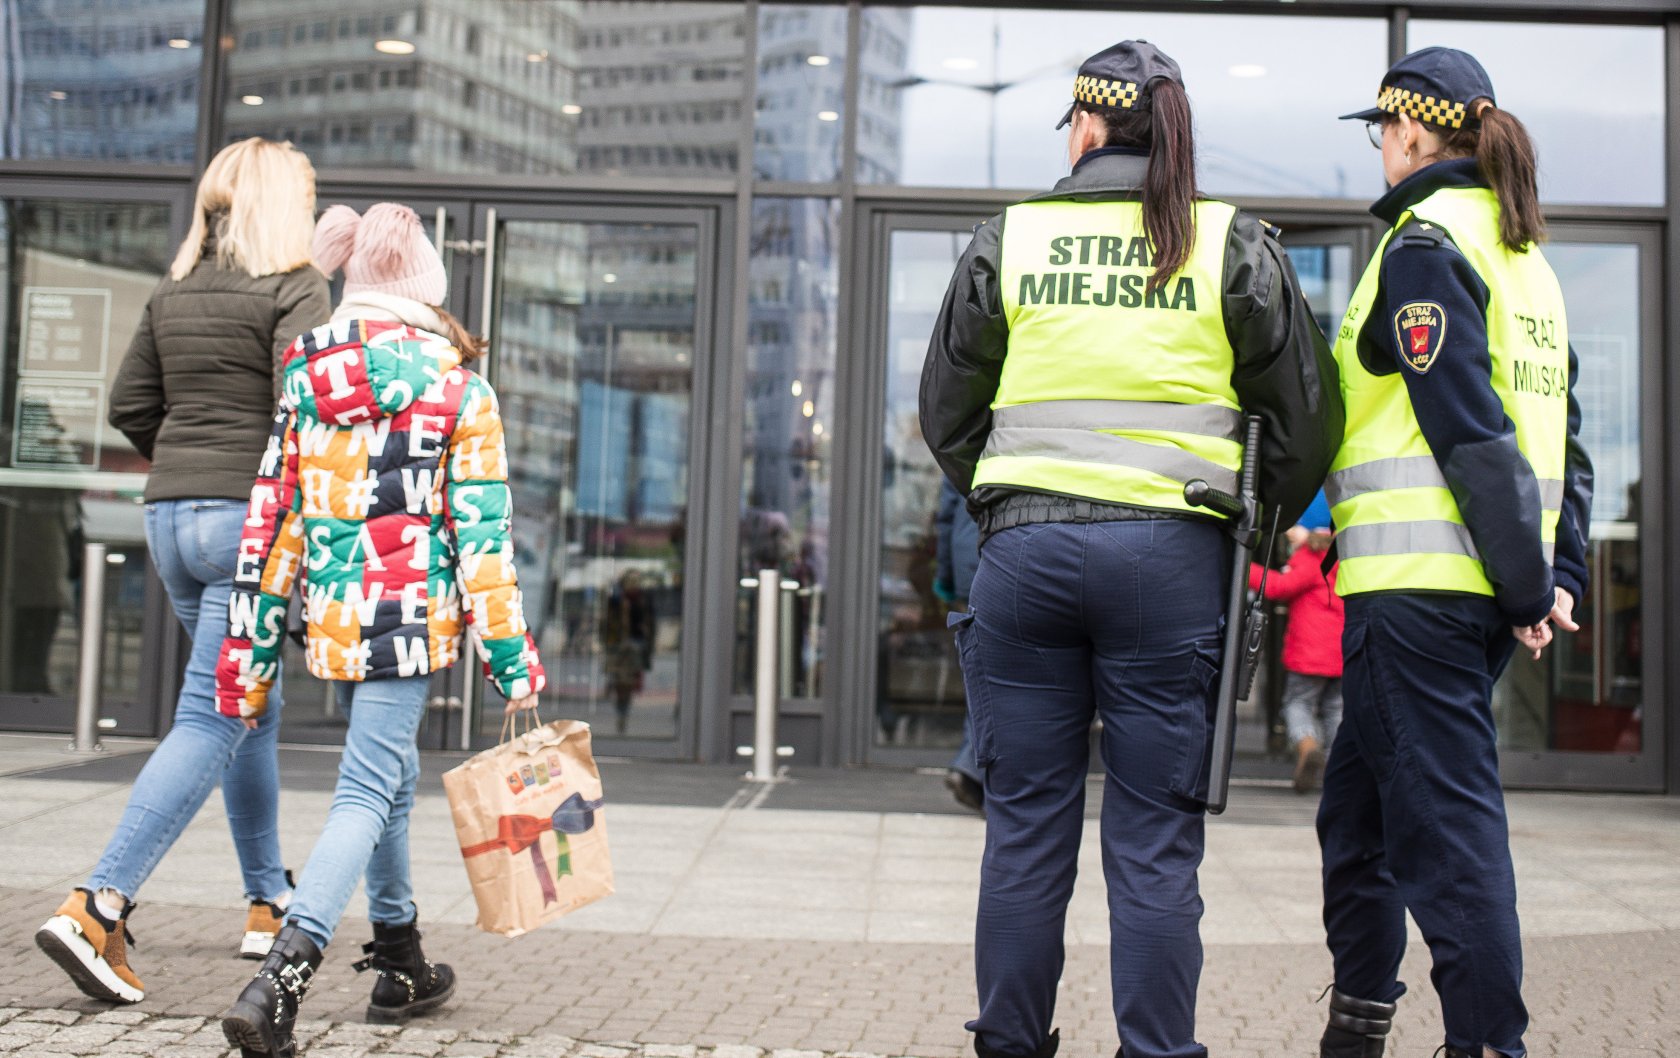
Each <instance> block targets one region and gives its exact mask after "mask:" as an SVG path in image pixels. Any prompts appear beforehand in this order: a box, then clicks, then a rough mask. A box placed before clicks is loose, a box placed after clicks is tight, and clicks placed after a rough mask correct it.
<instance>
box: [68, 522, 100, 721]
mask: <svg viewBox="0 0 1680 1058" xmlns="http://www.w3.org/2000/svg"><path fill="white" fill-rule="evenodd" d="M104 684H105V545H104V544H96V543H91V542H90V543H87V544H84V545H82V657H81V667H80V671H79V673H78V674H77V680H76V740H75V741H74V742H72V743H70V750H71V752H73V753H97V752H99V751H101V750H103V749H104V748H105V747H104V746H102V745H101V744H100V742H99V700H100V698H101V696H102V692H103V690H104Z"/></svg>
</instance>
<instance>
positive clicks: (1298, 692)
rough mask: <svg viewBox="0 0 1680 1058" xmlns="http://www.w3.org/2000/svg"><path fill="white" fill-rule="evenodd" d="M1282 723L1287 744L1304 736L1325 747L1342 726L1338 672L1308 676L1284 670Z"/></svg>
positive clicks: (1326, 747) (1293, 746) (1294, 745)
mask: <svg viewBox="0 0 1680 1058" xmlns="http://www.w3.org/2000/svg"><path fill="white" fill-rule="evenodd" d="M1283 726H1284V728H1285V729H1286V730H1287V731H1288V732H1289V748H1290V749H1294V748H1295V747H1296V746H1299V745H1300V744H1301V740H1302V739H1304V738H1311V739H1314V740H1316V741H1317V742H1318V745H1319V748H1321V749H1324V750H1328V749H1329V748H1330V744H1331V743H1332V742H1334V741H1336V729H1337V728H1339V727H1341V726H1342V681H1341V678H1340V677H1338V676H1308V675H1306V674H1305V673H1301V672H1288V671H1286V672H1285V673H1284V676H1283Z"/></svg>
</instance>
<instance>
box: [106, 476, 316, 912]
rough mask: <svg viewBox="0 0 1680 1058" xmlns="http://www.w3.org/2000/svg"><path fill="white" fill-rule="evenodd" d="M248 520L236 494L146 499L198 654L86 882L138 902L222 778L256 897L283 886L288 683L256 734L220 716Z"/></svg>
mask: <svg viewBox="0 0 1680 1058" xmlns="http://www.w3.org/2000/svg"><path fill="white" fill-rule="evenodd" d="M244 522H245V504H243V503H240V502H238V501H237V500H161V501H159V502H156V503H148V504H146V544H147V546H148V547H149V548H150V549H151V553H152V565H153V566H155V567H156V569H157V571H158V577H159V578H161V579H162V581H163V586H164V589H165V590H166V591H167V592H168V593H169V604H170V606H172V607H173V608H174V610H175V616H176V617H177V618H179V619H180V621H181V624H182V625H183V626H185V627H186V630H187V635H188V636H190V637H191V638H192V653H191V654H189V655H188V657H187V671H186V674H185V676H184V677H183V678H182V680H181V695H180V697H179V698H178V699H177V700H176V703H175V720H174V723H173V724H172V725H171V727H170V729H169V733H168V734H167V735H165V736H164V737H163V741H162V742H160V743H158V747H157V749H155V750H153V751H152V756H151V759H150V760H148V761H147V762H146V766H145V767H144V768H143V769H141V771H140V777H139V778H137V779H135V780H134V789H133V791H132V792H131V793H130V794H129V796H128V807H127V808H125V809H124V810H123V815H122V820H121V821H120V822H119V823H118V824H117V830H116V833H114V834H112V835H111V841H110V843H109V844H108V845H106V846H105V854H104V855H103V856H102V857H100V860H99V865H98V866H97V867H95V868H94V869H93V874H92V875H90V876H89V878H88V882H87V884H88V887H89V888H91V889H94V890H96V891H97V890H99V889H115V890H116V891H117V892H119V893H121V894H123V896H125V897H127V898H128V899H130V900H132V899H134V897H135V894H137V893H138V892H139V891H140V886H141V885H143V884H144V883H145V881H146V879H147V878H148V877H150V876H151V873H152V870H153V869H154V868H156V867H157V865H158V861H159V860H161V859H162V858H163V854H164V853H166V852H168V851H169V848H170V846H171V845H173V844H175V839H176V838H178V837H180V836H181V831H183V830H185V829H186V826H187V824H188V823H190V822H192V818H193V816H194V815H196V814H197V813H198V810H199V808H201V807H202V806H203V804H204V800H205V798H207V797H209V796H210V791H211V790H212V789H214V788H215V786H216V783H217V781H218V780H220V781H221V784H222V801H223V803H224V804H225V805H226V806H227V817H228V826H229V828H231V829H232V831H233V848H234V851H235V852H237V853H238V855H239V870H240V873H241V874H242V875H243V876H244V879H245V897H246V899H248V900H273V899H276V898H277V897H279V896H281V895H283V894H284V893H285V892H286V869H285V867H284V865H283V864H282V861H281V859H280V828H279V808H280V768H279V764H278V762H277V760H276V758H275V750H274V743H275V738H276V736H277V734H278V732H279V730H280V687H279V684H278V683H276V685H275V687H274V690H273V691H272V692H271V693H270V694H269V696H268V712H267V713H266V714H264V716H263V718H262V719H261V720H260V721H258V723H257V729H256V730H255V731H251V732H247V731H246V729H245V725H244V724H243V723H242V722H241V721H239V720H238V719H236V718H234V717H230V716H223V715H222V714H221V713H219V712H217V711H216V659H217V657H218V656H219V655H220V653H221V649H222V638H223V637H224V636H226V635H227V630H228V618H227V605H228V593H229V591H230V589H231V587H232V584H233V563H234V556H235V555H236V554H237V553H238V551H239V536H240V532H241V530H242V529H243V527H244Z"/></svg>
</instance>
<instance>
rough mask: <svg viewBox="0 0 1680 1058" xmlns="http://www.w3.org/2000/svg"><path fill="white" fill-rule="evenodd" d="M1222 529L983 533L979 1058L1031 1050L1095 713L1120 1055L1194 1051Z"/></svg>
mask: <svg viewBox="0 0 1680 1058" xmlns="http://www.w3.org/2000/svg"><path fill="white" fill-rule="evenodd" d="M1229 562H1230V545H1229V543H1228V542H1227V540H1226V538H1225V536H1224V534H1223V533H1222V532H1221V530H1220V529H1219V528H1218V527H1216V526H1214V525H1213V524H1211V523H1206V522H1201V521H1192V520H1188V519H1174V518H1161V519H1149V520H1138V521H1118V522H1097V523H1091V524H1061V523H1052V524H1040V525H1025V526H1019V527H1017V528H1013V529H1007V530H1004V531H1003V532H1000V533H998V534H996V535H995V536H993V537H992V538H991V539H989V540H988V541H987V542H986V544H985V546H984V548H983V549H982V550H981V554H980V568H979V572H978V573H977V574H976V576H975V578H974V587H973V590H972V592H971V594H970V596H969V602H970V606H971V609H970V611H969V612H968V613H966V614H955V615H953V616H952V618H951V622H952V624H953V625H954V626H956V628H957V640H958V646H959V649H960V652H961V655H962V664H963V674H964V678H965V682H966V686H967V689H968V703H969V705H968V707H969V713H970V716H971V718H972V722H973V727H974V742H975V751H976V755H977V759H978V761H979V764H980V768H981V770H982V772H983V773H984V785H985V790H986V851H985V858H984V860H983V862H982V865H981V874H980V904H979V912H978V916H977V920H976V923H975V951H974V962H975V973H976V976H977V979H978V985H979V999H980V1014H979V1016H978V1017H977V1018H975V1019H974V1020H973V1021H971V1022H969V1024H968V1029H969V1030H970V1031H971V1032H973V1033H975V1035H976V1044H977V1048H976V1049H977V1050H978V1051H979V1052H980V1053H981V1054H982V1055H987V1056H989V1055H1009V1056H1025V1055H1036V1054H1042V1053H1043V1052H1044V1051H1045V1049H1046V1045H1047V1043H1048V1041H1049V1038H1050V1034H1051V1031H1052V1025H1053V1021H1054V1018H1055V1013H1056V988H1057V985H1058V983H1059V981H1060V979H1061V976H1062V962H1063V949H1062V935H1063V930H1064V926H1065V920H1066V914H1067V905H1068V898H1069V897H1070V896H1071V895H1072V893H1073V880H1074V874H1075V871H1076V868H1077V864H1078V858H1079V842H1080V836H1081V833H1082V830H1083V826H1084V817H1085V812H1084V808H1085V779H1086V772H1087V770H1088V768H1089V764H1090V731H1091V721H1092V719H1093V718H1101V720H1102V725H1103V726H1102V761H1103V769H1104V773H1105V776H1104V777H1105V785H1104V788H1103V802H1102V817H1101V825H1100V835H1101V842H1102V865H1103V875H1104V877H1105V879H1106V880H1107V883H1108V910H1109V930H1110V937H1111V973H1112V977H1113V991H1114V1018H1115V1022H1116V1024H1117V1027H1118V1029H1119V1035H1120V1043H1121V1046H1122V1048H1123V1049H1124V1054H1125V1058H1203V1056H1205V1055H1206V1054H1207V1050H1206V1049H1205V1048H1204V1047H1202V1046H1201V1045H1200V1044H1198V1043H1196V1041H1195V1023H1196V986H1197V982H1198V981H1199V979H1200V977H1201V970H1202V944H1201V936H1200V932H1199V930H1200V924H1201V917H1202V899H1201V895H1200V893H1199V892H1198V889H1197V882H1196V871H1197V868H1198V867H1199V866H1200V865H1201V862H1202V841H1203V827H1202V822H1203V805H1202V801H1201V799H1202V798H1204V797H1205V796H1206V792H1207V767H1208V760H1209V753H1210V750H1209V746H1208V740H1209V737H1210V734H1211V728H1212V715H1213V705H1214V697H1215V688H1216V687H1217V683H1218V679H1217V676H1218V664H1219V652H1220V639H1219V629H1220V623H1221V622H1220V618H1221V611H1222V591H1221V589H1222V586H1223V585H1224V584H1225V583H1226V578H1227V577H1228V576H1229V570H1230V565H1229Z"/></svg>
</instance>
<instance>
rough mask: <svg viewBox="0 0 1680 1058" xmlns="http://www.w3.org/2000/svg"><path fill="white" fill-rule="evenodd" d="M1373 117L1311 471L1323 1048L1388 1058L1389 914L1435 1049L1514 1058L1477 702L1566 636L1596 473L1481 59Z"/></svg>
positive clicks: (1352, 1056)
mask: <svg viewBox="0 0 1680 1058" xmlns="http://www.w3.org/2000/svg"><path fill="white" fill-rule="evenodd" d="M1347 118H1349V119H1355V120H1364V121H1367V122H1370V127H1371V137H1372V141H1373V143H1375V144H1376V145H1377V146H1378V147H1379V148H1381V150H1382V158H1383V171H1384V175H1385V177H1386V178H1387V181H1388V183H1389V185H1390V190H1389V192H1388V193H1387V194H1386V195H1384V196H1383V197H1382V198H1381V199H1380V200H1378V202H1377V203H1376V205H1375V206H1373V207H1372V208H1371V212H1373V213H1375V214H1376V215H1377V216H1379V217H1381V218H1382V219H1383V220H1384V221H1385V222H1386V223H1388V224H1389V225H1390V229H1389V232H1388V234H1387V235H1385V236H1384V237H1383V239H1382V243H1381V244H1380V245H1379V246H1378V248H1377V252H1376V254H1375V256H1374V257H1373V258H1372V260H1371V263H1370V265H1369V267H1367V269H1366V270H1365V275H1364V277H1363V278H1362V279H1361V280H1360V282H1359V285H1358V287H1357V288H1356V289H1355V290H1354V293H1353V299H1352V301H1351V303H1350V304H1349V306H1348V310H1347V317H1346V319H1345V320H1344V321H1343V323H1342V327H1341V331H1340V332H1339V334H1338V336H1337V340H1336V346H1335V352H1336V360H1337V364H1338V366H1339V367H1340V369H1341V384H1342V396H1343V400H1344V401H1345V403H1346V406H1347V433H1346V437H1345V438H1344V439H1343V441H1342V447H1341V451H1340V452H1339V453H1337V456H1336V462H1335V465H1334V467H1333V469H1332V473H1331V474H1330V478H1329V481H1328V482H1327V484H1326V492H1327V493H1328V494H1329V497H1330V503H1331V512H1332V515H1333V517H1334V519H1335V523H1336V528H1337V531H1338V532H1337V538H1336V551H1337V553H1338V554H1339V556H1340V558H1341V570H1340V573H1339V575H1338V578H1337V582H1336V587H1337V590H1338V591H1339V592H1340V593H1341V594H1342V595H1343V596H1345V597H1346V600H1347V624H1346V631H1345V634H1344V641H1343V646H1344V649H1345V651H1346V655H1347V664H1346V671H1345V674H1344V677H1343V695H1344V699H1345V707H1346V712H1345V713H1344V716H1343V721H1342V726H1341V730H1340V733H1339V734H1338V735H1337V737H1336V742H1335V748H1334V750H1333V751H1332V752H1331V754H1330V765H1329V769H1328V771H1327V773H1326V774H1325V777H1324V796H1323V800H1322V802H1321V807H1320V810H1319V816H1318V834H1319V842H1320V845H1321V847H1322V848H1323V852H1324V924H1325V928H1326V931H1327V933H1328V935H1329V944H1330V950H1331V953H1332V955H1333V956H1334V961H1335V983H1334V991H1333V992H1332V995H1331V1003H1330V1024H1329V1027H1328V1028H1327V1029H1326V1030H1325V1033H1324V1037H1323V1042H1322V1044H1321V1045H1320V1054H1321V1055H1322V1056H1324V1058H1375V1056H1377V1055H1381V1054H1382V1053H1383V1043H1384V1038H1385V1037H1386V1036H1387V1034H1388V1031H1389V1027H1390V1025H1391V1023H1392V1020H1393V1016H1394V1010H1395V1001H1396V1000H1397V999H1399V997H1400V995H1401V994H1402V993H1403V992H1404V991H1405V985H1403V984H1402V983H1401V982H1400V981H1399V979H1398V977H1397V973H1398V971H1399V968H1400V956H1401V953H1402V951H1403V950H1404V949H1405V945H1406V911H1407V910H1408V909H1409V910H1410V911H1411V913H1412V916H1413V917H1414V918H1415V919H1416V920H1417V923H1418V926H1419V928H1420V929H1421V930H1422V931H1423V936H1424V938H1425V940H1427V941H1428V943H1429V948H1430V954H1431V956H1432V957H1433V959H1434V971H1433V974H1432V977H1433V979H1434V983H1435V988H1436V991H1437V992H1438V993H1439V994H1440V998H1441V1012H1442V1018H1443V1020H1444V1022H1445V1024H1446V1048H1445V1050H1446V1053H1447V1054H1448V1055H1450V1056H1452V1058H1483V1056H1489V1058H1491V1056H1496V1055H1505V1056H1509V1058H1520V1056H1522V1055H1523V1054H1525V1053H1526V1052H1525V1051H1524V1049H1523V1030H1524V1028H1525V1027H1526V1026H1527V1024H1528V1012H1527V1010H1526V1009H1525V1008H1524V1006H1523V1000H1522V994H1521V984H1522V944H1521V938H1520V936H1519V934H1518V928H1517V909H1516V882H1515V877H1514V875H1513V873H1512V870H1511V854H1510V849H1509V847H1508V845H1507V834H1506V824H1505V803H1504V799H1503V796H1502V795H1501V792H1500V785H1499V762H1498V758H1497V752H1496V745H1495V733H1494V721H1493V712H1492V703H1491V694H1492V690H1493V684H1494V681H1495V680H1497V679H1498V678H1499V675H1500V673H1501V672H1502V671H1503V670H1504V668H1505V665H1506V663H1507V662H1508V661H1509V660H1510V658H1511V655H1512V653H1513V651H1514V650H1515V648H1516V646H1517V644H1519V643H1520V644H1521V645H1522V646H1523V647H1524V648H1525V649H1527V650H1529V651H1530V652H1532V654H1533V655H1534V657H1535V658H1538V657H1539V656H1540V652H1541V650H1542V649H1543V648H1544V647H1545V646H1546V645H1547V644H1548V643H1549V642H1550V641H1551V637H1552V631H1551V624H1552V623H1555V624H1557V625H1558V626H1559V627H1561V628H1566V629H1571V630H1573V629H1574V628H1575V627H1576V626H1575V624H1574V621H1573V620H1572V617H1571V612H1572V610H1573V608H1574V600H1576V599H1578V598H1580V597H1581V593H1582V591H1583V590H1585V588H1586V581H1587V567H1586V537H1587V519H1588V514H1589V510H1590V507H1591V501H1592V466H1591V464H1590V463H1589V462H1588V460H1587V457H1586V454H1585V452H1584V451H1583V450H1582V449H1581V446H1580V443H1579V441H1578V440H1577V434H1578V432H1579V428H1580V422H1581V413H1580V408H1579V406H1578V405H1577V404H1576V402H1575V397H1574V389H1575V371H1576V365H1575V355H1574V352H1573V351H1572V350H1571V348H1570V346H1569V325H1568V322H1567V320H1566V319H1565V315H1564V307H1563V294H1562V292H1561V291H1560V290H1559V288H1558V282H1557V278H1556V276H1554V275H1553V274H1552V269H1551V267H1550V266H1549V265H1547V263H1546V258H1545V257H1544V256H1543V255H1542V254H1541V252H1540V250H1539V247H1538V246H1537V243H1538V242H1539V240H1540V239H1541V238H1542V237H1543V235H1544V228H1543V222H1542V220H1541V216H1540V208H1539V196H1538V192H1537V189H1536V185H1535V154H1534V146H1533V144H1532V143H1531V142H1530V141H1529V137H1528V133H1527V131H1526V130H1525V129H1524V128H1523V125H1522V123H1521V122H1519V121H1518V120H1517V119H1516V118H1515V117H1514V116H1513V115H1511V114H1510V113H1508V112H1507V111H1504V110H1502V109H1500V108H1499V107H1497V106H1496V105H1495V103H1494V95H1493V85H1492V84H1491V83H1490V82H1489V80H1488V75H1487V73H1486V71H1484V70H1483V69H1482V67H1481V65H1480V64H1479V63H1478V62H1477V61H1476V60H1475V59H1474V58H1472V57H1471V56H1469V55H1467V54H1465V53H1464V52H1462V51H1455V50H1453V49H1450V48H1427V49H1424V50H1423V51H1419V52H1414V53H1413V54H1411V55H1408V56H1406V57H1405V58H1404V59H1401V60H1400V61H1399V62H1398V63H1396V64H1395V65H1394V67H1393V68H1392V69H1391V70H1389V71H1388V74H1387V76H1385V77H1384V78H1383V81H1382V86H1381V91H1380V93H1379V94H1378V97H1377V105H1376V106H1375V107H1373V108H1371V109H1369V110H1364V111H1360V112H1359V113H1356V114H1349V115H1347Z"/></svg>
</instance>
